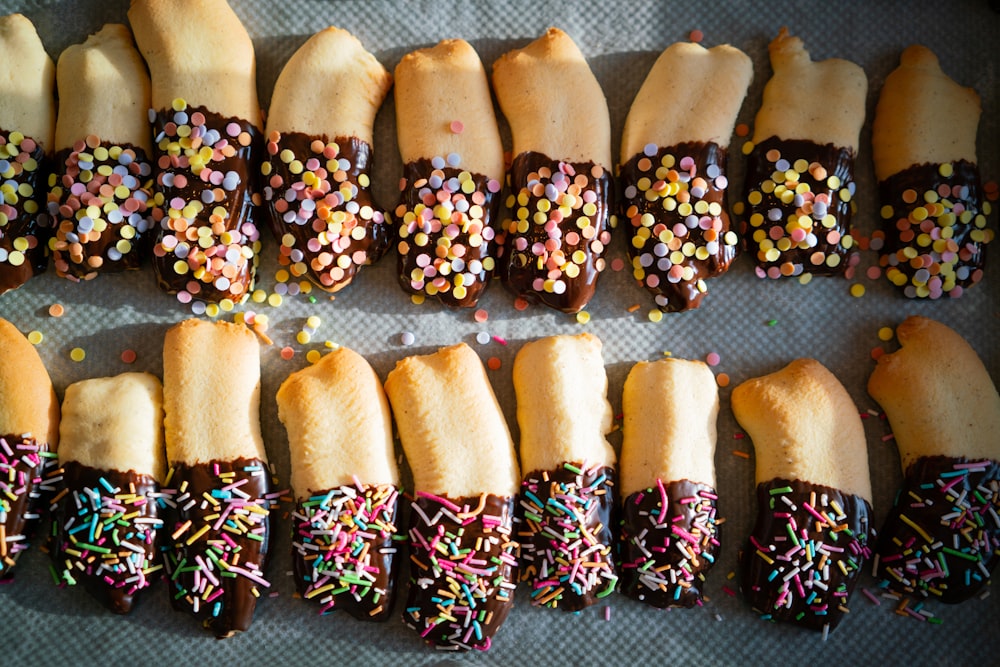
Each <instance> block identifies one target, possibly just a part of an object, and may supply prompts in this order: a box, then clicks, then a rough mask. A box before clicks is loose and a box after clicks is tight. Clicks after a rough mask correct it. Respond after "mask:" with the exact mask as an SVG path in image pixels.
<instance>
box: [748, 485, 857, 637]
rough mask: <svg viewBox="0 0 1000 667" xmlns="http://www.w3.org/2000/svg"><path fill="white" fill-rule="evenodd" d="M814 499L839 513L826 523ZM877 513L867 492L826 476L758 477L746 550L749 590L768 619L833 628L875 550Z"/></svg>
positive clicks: (829, 511) (752, 601) (824, 509)
mask: <svg viewBox="0 0 1000 667" xmlns="http://www.w3.org/2000/svg"><path fill="white" fill-rule="evenodd" d="M786 489H790V490H786ZM824 496H825V497H826V500H827V502H826V504H825V506H824V503H823V497H824ZM783 499H784V500H783ZM811 499H812V501H811ZM785 500H787V501H788V502H787V503H786V502H785ZM789 503H790V504H789ZM834 503H836V505H837V506H839V507H840V509H841V510H843V515H839V514H838V513H837V510H836V508H834V507H833V505H834ZM807 504H808V505H809V506H810V507H812V508H813V509H814V510H815V511H816V512H818V513H819V514H822V515H824V516H828V515H829V514H833V515H834V516H833V518H832V519H828V521H827V525H819V524H820V522H819V520H818V519H817V518H816V516H815V515H814V514H813V513H812V512H810V511H809V510H808V509H806V507H805V505H807ZM871 515H872V508H871V505H870V504H869V503H868V501H867V500H865V499H864V498H862V497H860V496H856V495H852V494H848V493H844V492H842V491H840V490H838V489H834V488H831V487H828V486H823V485H821V484H810V483H809V482H803V481H800V480H794V481H793V480H787V479H774V480H771V481H770V482H764V483H762V484H758V485H757V521H756V523H755V524H754V528H753V532H752V533H751V534H750V539H749V541H748V542H747V544H746V545H745V547H744V550H743V553H742V557H741V565H742V580H741V588H742V590H743V595H744V597H745V598H746V599H747V601H748V602H749V603H750V605H751V606H752V607H753V608H754V610H755V611H758V612H760V613H761V614H762V617H763V618H765V619H768V620H774V621H786V622H790V623H795V624H796V625H801V626H803V627H806V628H809V629H811V630H824V628H826V629H827V630H833V629H834V628H836V627H837V625H838V624H839V623H840V621H841V620H842V619H843V616H844V614H845V613H847V611H848V609H847V603H848V600H849V598H850V596H851V592H852V591H853V590H854V586H855V584H857V582H858V576H859V575H860V574H861V570H862V568H863V566H864V562H865V560H866V559H867V558H868V556H869V555H870V553H871V549H870V548H869V546H868V538H869V535H870V534H871ZM830 524H832V526H831V525H830ZM790 530H793V531H794V533H795V540H797V541H798V542H799V544H798V545H796V544H795V543H794V542H793V540H792V537H791V536H790V534H789V531H790ZM810 547H811V550H810ZM824 556H825V558H824ZM768 560H770V562H768ZM821 565H822V567H821ZM841 565H843V567H844V570H841ZM845 571H846V574H845V573H844V572H845ZM785 577H788V579H787V580H786V579H785ZM816 584H822V586H820V585H816Z"/></svg>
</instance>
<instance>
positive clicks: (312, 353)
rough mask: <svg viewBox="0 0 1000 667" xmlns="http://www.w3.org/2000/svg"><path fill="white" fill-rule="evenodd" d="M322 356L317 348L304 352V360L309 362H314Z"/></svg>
mask: <svg viewBox="0 0 1000 667" xmlns="http://www.w3.org/2000/svg"><path fill="white" fill-rule="evenodd" d="M322 357H323V355H322V353H321V352H320V351H319V350H309V351H308V352H306V361H308V362H309V363H310V364H315V363H316V362H317V361H319V360H320V359H321V358H322Z"/></svg>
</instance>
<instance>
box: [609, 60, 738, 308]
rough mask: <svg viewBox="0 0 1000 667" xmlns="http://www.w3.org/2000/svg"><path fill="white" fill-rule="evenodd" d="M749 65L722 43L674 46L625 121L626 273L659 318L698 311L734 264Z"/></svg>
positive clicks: (622, 170)
mask: <svg viewBox="0 0 1000 667" xmlns="http://www.w3.org/2000/svg"><path fill="white" fill-rule="evenodd" d="M752 79H753V63H752V62H751V61H750V58H749V57H748V56H747V55H746V54H745V53H743V52H742V51H740V50H739V49H737V48H735V47H732V46H729V45H728V44H724V45H720V46H714V47H712V48H711V49H705V48H704V47H702V46H700V45H698V44H694V43H690V42H678V43H676V44H672V45H671V46H669V47H667V49H666V50H665V51H663V53H662V54H660V57H659V58H657V60H656V62H655V63H654V64H653V68H652V69H651V70H650V71H649V74H648V75H647V76H646V80H645V81H644V82H643V84H642V87H641V88H640V89H639V92H638V93H636V96H635V100H633V102H632V106H631V108H630V109H629V113H628V116H627V117H626V118H625V128H624V129H623V130H622V147H621V164H620V166H619V178H620V181H621V186H622V193H623V194H624V197H625V201H624V202H623V205H624V212H625V217H626V218H628V221H629V228H628V229H629V234H630V239H631V241H630V243H629V246H628V248H629V257H630V258H631V260H632V275H633V276H634V277H635V279H636V280H637V281H638V282H639V284H640V285H642V286H643V287H645V288H646V289H647V290H648V291H649V292H650V293H651V294H652V295H653V299H654V301H655V303H656V306H657V307H658V308H659V309H660V310H662V311H664V312H677V311H684V310H690V309H692V308H697V307H698V306H699V305H701V301H702V299H703V298H704V296H705V293H706V292H707V291H708V286H707V284H706V283H705V280H706V279H708V278H711V277H713V276H717V275H720V274H722V273H725V272H726V271H727V270H728V269H729V265H730V263H731V262H732V261H733V260H734V259H735V258H736V251H737V248H738V237H737V235H736V232H735V230H734V229H732V228H731V225H730V218H729V204H728V202H727V197H726V193H727V191H728V187H729V177H728V169H727V164H728V146H729V138H730V137H731V136H732V134H733V127H734V125H735V124H736V117H737V115H738V114H739V111H740V106H741V105H742V104H743V99H744V98H745V97H746V94H747V88H748V87H749V85H750V81H751V80H752Z"/></svg>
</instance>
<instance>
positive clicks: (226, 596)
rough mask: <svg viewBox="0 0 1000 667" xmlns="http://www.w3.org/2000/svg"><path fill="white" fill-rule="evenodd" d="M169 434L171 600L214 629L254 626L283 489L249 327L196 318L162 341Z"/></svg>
mask: <svg viewBox="0 0 1000 667" xmlns="http://www.w3.org/2000/svg"><path fill="white" fill-rule="evenodd" d="M163 408H164V434H165V436H166V446H167V465H168V467H169V472H168V473H167V479H166V480H165V482H164V487H165V488H164V494H165V496H166V500H167V501H168V504H169V505H170V506H171V507H172V508H173V510H174V511H173V513H172V516H171V517H170V519H169V520H168V522H167V526H166V533H165V535H169V539H166V538H165V541H166V542H167V545H166V553H165V554H164V565H165V566H166V572H167V575H168V578H169V581H170V589H171V590H170V598H171V601H172V602H173V605H174V608H175V609H178V610H182V611H187V612H189V613H191V614H193V615H194V616H195V617H196V618H198V619H200V620H201V621H202V622H203V624H204V626H205V627H206V628H207V629H208V630H210V631H212V632H214V633H215V635H216V636H217V637H227V636H229V635H231V634H233V633H235V632H240V631H244V630H247V629H248V628H249V627H250V622H251V621H252V620H253V612H254V607H255V606H256V603H257V598H258V597H259V596H260V595H261V590H262V589H266V588H267V587H268V586H269V582H268V581H267V579H265V578H264V572H265V570H266V569H267V559H268V554H269V542H270V537H271V531H270V519H269V511H270V509H271V507H272V505H273V504H274V503H275V497H276V494H274V493H272V492H271V488H272V482H271V473H270V471H269V469H268V463H267V453H266V452H265V451H264V442H263V440H262V439H261V435H260V417H259V408H260V349H259V344H258V343H257V337H256V336H255V335H254V333H253V332H252V331H250V329H247V328H246V327H243V326H241V325H237V324H231V323H229V322H222V321H220V322H214V323H213V322H207V321H204V320H197V319H190V320H185V321H183V322H181V323H180V324H177V325H175V326H173V327H171V328H170V329H169V330H168V331H167V334H166V337H165V339H164V341H163Z"/></svg>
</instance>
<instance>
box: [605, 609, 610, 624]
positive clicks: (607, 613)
mask: <svg viewBox="0 0 1000 667" xmlns="http://www.w3.org/2000/svg"><path fill="white" fill-rule="evenodd" d="M604 620H605V621H610V620H611V607H604Z"/></svg>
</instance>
